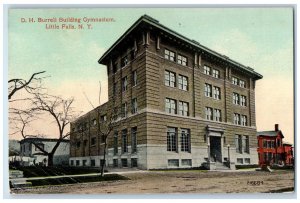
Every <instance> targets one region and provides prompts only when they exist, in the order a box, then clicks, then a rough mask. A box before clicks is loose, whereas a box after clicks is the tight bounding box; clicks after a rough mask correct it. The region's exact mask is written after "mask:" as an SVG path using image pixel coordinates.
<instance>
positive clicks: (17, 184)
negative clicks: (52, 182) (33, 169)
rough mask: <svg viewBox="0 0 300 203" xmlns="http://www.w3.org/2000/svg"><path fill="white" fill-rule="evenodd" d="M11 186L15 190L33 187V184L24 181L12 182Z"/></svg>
mask: <svg viewBox="0 0 300 203" xmlns="http://www.w3.org/2000/svg"><path fill="white" fill-rule="evenodd" d="M9 182H10V186H11V187H13V188H22V187H31V186H32V183H31V182H27V181H24V180H11V181H9Z"/></svg>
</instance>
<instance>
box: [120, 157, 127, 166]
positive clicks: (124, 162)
mask: <svg viewBox="0 0 300 203" xmlns="http://www.w3.org/2000/svg"><path fill="white" fill-rule="evenodd" d="M121 162H122V167H128V164H127V159H121Z"/></svg>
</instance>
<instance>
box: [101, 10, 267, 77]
mask: <svg viewBox="0 0 300 203" xmlns="http://www.w3.org/2000/svg"><path fill="white" fill-rule="evenodd" d="M142 22H146V23H148V24H150V25H152V26H154V27H156V28H158V29H160V30H163V31H165V32H167V33H168V34H170V35H173V36H175V37H177V38H179V39H181V40H183V41H184V42H186V43H188V44H190V45H192V46H194V47H195V48H198V49H200V50H203V51H206V52H208V53H210V54H211V55H214V56H217V57H219V58H221V59H223V60H224V61H227V62H228V63H230V64H232V65H234V66H236V67H238V68H240V69H242V70H244V71H247V72H248V73H251V74H253V75H254V76H255V77H256V79H261V78H263V76H262V75H261V74H259V73H257V72H255V71H254V70H253V68H250V67H248V66H244V65H242V64H241V63H239V62H237V61H234V60H232V59H230V58H229V57H227V56H225V55H222V54H220V53H218V52H216V51H213V50H211V49H209V48H207V47H205V46H203V45H201V44H200V43H199V42H197V41H195V40H191V39H189V38H187V37H185V36H183V35H181V34H179V33H177V32H176V31H173V30H171V29H170V28H168V27H166V26H164V25H162V24H160V23H159V21H158V20H156V19H154V18H152V17H150V16H148V15H143V16H141V17H140V18H139V19H138V20H137V21H136V22H135V23H134V24H133V25H132V26H131V27H130V28H129V29H128V30H127V31H126V32H125V33H124V34H123V35H122V36H121V37H120V38H119V39H118V40H117V41H116V42H115V43H114V44H113V45H112V46H111V47H110V48H109V49H108V50H107V51H106V52H105V53H104V54H103V55H102V56H101V58H100V59H99V60H98V63H99V64H104V65H105V63H104V61H105V59H106V57H107V56H108V55H109V53H110V52H111V51H112V50H113V49H114V48H115V47H116V46H117V45H118V44H119V43H120V42H121V41H122V40H123V39H125V37H126V36H127V35H128V34H129V33H131V32H132V31H133V30H134V29H135V28H136V27H137V26H138V25H140V24H141V23H142Z"/></svg>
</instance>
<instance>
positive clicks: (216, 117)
mask: <svg viewBox="0 0 300 203" xmlns="http://www.w3.org/2000/svg"><path fill="white" fill-rule="evenodd" d="M214 121H218V122H221V121H222V119H221V110H220V109H214Z"/></svg>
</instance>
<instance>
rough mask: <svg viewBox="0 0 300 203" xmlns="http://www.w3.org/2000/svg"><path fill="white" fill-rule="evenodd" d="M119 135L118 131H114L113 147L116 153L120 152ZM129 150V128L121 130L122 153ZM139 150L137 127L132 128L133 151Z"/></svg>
mask: <svg viewBox="0 0 300 203" xmlns="http://www.w3.org/2000/svg"><path fill="white" fill-rule="evenodd" d="M118 140H119V135H118V131H115V132H114V142H113V148H114V155H117V154H118V149H119V148H118V146H119V143H118ZM127 152H128V130H127V129H123V130H122V131H121V153H122V154H123V153H127ZM136 152H137V127H133V128H131V153H136Z"/></svg>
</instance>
